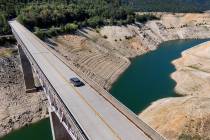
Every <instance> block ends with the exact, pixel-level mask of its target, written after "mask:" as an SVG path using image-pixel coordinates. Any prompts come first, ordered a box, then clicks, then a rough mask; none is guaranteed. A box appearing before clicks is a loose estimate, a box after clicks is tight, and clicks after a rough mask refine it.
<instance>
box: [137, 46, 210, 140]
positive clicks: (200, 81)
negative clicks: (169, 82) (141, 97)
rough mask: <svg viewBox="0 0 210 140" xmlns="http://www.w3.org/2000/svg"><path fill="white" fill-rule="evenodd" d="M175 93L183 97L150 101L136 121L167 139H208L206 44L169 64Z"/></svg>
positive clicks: (209, 63)
mask: <svg viewBox="0 0 210 140" xmlns="http://www.w3.org/2000/svg"><path fill="white" fill-rule="evenodd" d="M173 64H174V65H175V67H176V69H177V70H176V72H174V73H173V74H172V78H173V79H174V80H175V81H176V82H177V85H176V88H175V89H176V91H177V93H178V94H180V95H184V96H183V97H176V98H166V99H162V100H159V101H156V102H154V103H153V104H152V105H151V106H150V107H149V108H147V109H146V110H145V111H144V112H143V113H142V114H140V118H142V119H143V120H145V121H146V122H147V123H149V124H150V125H151V126H152V127H154V128H155V129H156V130H157V131H159V132H160V133H161V134H163V135H164V136H165V137H166V138H168V139H183V140H184V139H190V140H191V139H196V140H197V139H202V140H209V139H210V135H209V134H210V107H209V106H210V42H207V43H204V44H201V45H198V46H196V47H193V48H191V49H188V50H186V51H184V52H183V53H182V57H181V58H179V59H177V60H175V61H173Z"/></svg>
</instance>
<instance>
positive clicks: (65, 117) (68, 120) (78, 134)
mask: <svg viewBox="0 0 210 140" xmlns="http://www.w3.org/2000/svg"><path fill="white" fill-rule="evenodd" d="M12 31H13V34H14V35H15V38H16V39H17V41H18V43H19V44H20V45H21V46H22V49H23V51H24V52H25V54H26V56H27V57H28V59H29V61H30V63H31V65H32V67H33V69H34V71H35V72H36V73H37V76H38V78H39V80H40V83H41V84H42V86H43V88H44V91H45V93H46V95H47V98H48V101H49V103H50V105H51V107H52V110H53V111H54V112H55V113H56V115H57V116H58V118H59V119H60V121H61V123H62V124H63V125H64V127H65V128H66V130H67V131H68V132H69V134H70V136H71V137H72V136H73V139H76V140H88V137H87V135H86V134H85V132H84V131H83V129H82V128H81V127H80V125H79V124H78V122H77V121H76V119H75V117H74V116H73V114H72V113H71V112H70V111H69V110H68V108H67V107H66V105H65V104H64V102H63V101H62V99H61V98H60V96H59V95H58V93H57V91H56V90H55V89H54V87H53V86H52V84H51V83H50V81H49V80H48V79H47V77H46V75H45V74H44V72H43V71H42V70H41V68H40V67H39V65H38V64H37V63H36V61H35V60H34V58H33V56H32V55H31V54H30V52H29V51H28V49H27V48H26V47H25V44H24V43H23V42H22V40H21V39H20V37H19V36H18V34H17V33H16V31H15V30H14V29H12Z"/></svg>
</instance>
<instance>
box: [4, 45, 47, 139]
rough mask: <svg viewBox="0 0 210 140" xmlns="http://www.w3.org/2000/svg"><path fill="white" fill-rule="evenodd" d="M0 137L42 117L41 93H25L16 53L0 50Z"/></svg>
mask: <svg viewBox="0 0 210 140" xmlns="http://www.w3.org/2000/svg"><path fill="white" fill-rule="evenodd" d="M0 103H1V104H0V137H1V136H4V135H5V134H8V133H9V132H11V131H12V130H14V129H18V128H20V127H23V126H25V125H27V124H29V123H32V122H36V121H38V120H40V119H42V118H45V117H46V114H47V106H46V99H45V97H44V95H43V94H42V93H26V92H25V85H24V79H23V73H22V68H21V64H20V58H19V55H18V51H17V49H16V48H15V47H12V45H10V46H6V47H5V46H4V47H2V46H1V47H0Z"/></svg>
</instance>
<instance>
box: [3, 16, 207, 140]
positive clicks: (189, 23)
mask: <svg viewBox="0 0 210 140" xmlns="http://www.w3.org/2000/svg"><path fill="white" fill-rule="evenodd" d="M158 14H159V13H158ZM105 36H106V37H105ZM209 37H210V15H209V14H207V13H203V14H194V13H193V14H191V13H188V14H171V13H161V20H155V21H149V22H147V23H146V24H137V25H128V26H126V27H125V26H121V27H119V26H105V27H103V28H101V29H100V31H99V33H97V31H95V30H92V29H88V28H87V29H84V30H80V31H78V32H77V35H65V36H58V37H56V38H53V39H50V41H52V42H53V43H56V44H57V47H55V50H56V51H57V52H58V53H59V54H60V55H61V56H63V57H64V58H66V60H67V61H69V63H71V64H73V65H74V66H75V67H77V68H78V69H79V70H80V71H81V72H82V73H84V74H85V75H86V76H87V77H88V78H90V79H92V80H94V81H95V82H97V83H98V84H99V85H100V86H101V87H103V88H105V89H106V90H109V89H111V86H112V84H113V83H114V82H116V81H117V79H118V78H119V76H120V75H121V74H123V72H124V71H125V70H126V69H127V68H128V67H129V66H130V63H131V61H130V60H129V59H132V58H134V57H137V56H139V55H142V54H145V53H147V52H150V51H153V50H156V49H157V48H158V47H159V44H161V43H163V42H165V41H170V40H177V39H205V38H209ZM31 96H34V97H35V96H36V95H31ZM41 96H42V95H41ZM35 98H38V99H40V95H39V97H35ZM41 102H43V101H41ZM39 105H40V104H39ZM40 106H41V108H46V106H43V105H40ZM31 107H33V106H31ZM147 109H148V108H147ZM147 109H146V110H147ZM23 112H24V111H23ZM36 113H38V114H40V111H37V112H36ZM33 115H34V114H33V112H32V118H33V119H35V120H40V119H41V118H43V117H41V118H40V117H36V116H35V117H34V116H33ZM33 119H32V120H33ZM143 120H144V119H143ZM5 123H6V124H9V123H10V122H8V121H5ZM2 124H3V123H1V125H2ZM24 125H25V124H22V125H21V124H18V128H19V127H21V126H24ZM12 128H13V125H12V126H10V127H8V128H4V129H5V130H10V131H11V130H12ZM16 128H17V127H15V129H16ZM10 131H6V133H8V132H10ZM6 133H4V134H6ZM0 136H1V134H0Z"/></svg>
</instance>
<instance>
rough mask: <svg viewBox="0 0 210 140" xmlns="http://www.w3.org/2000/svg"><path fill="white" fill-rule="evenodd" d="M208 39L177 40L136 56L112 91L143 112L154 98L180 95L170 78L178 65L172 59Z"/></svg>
mask: <svg viewBox="0 0 210 140" xmlns="http://www.w3.org/2000/svg"><path fill="white" fill-rule="evenodd" d="M205 41H208V40H207V39H200V40H195V39H193V40H174V41H169V42H165V43H162V44H161V45H160V48H158V49H157V50H155V51H152V52H149V53H147V54H145V55H142V56H138V57H136V58H134V59H133V60H132V63H131V65H130V67H129V68H128V69H127V70H126V71H125V72H124V73H123V74H122V75H121V76H120V77H119V79H118V80H117V81H116V83H114V84H113V86H112V89H111V90H110V93H111V94H112V95H113V96H114V97H115V98H117V99H118V100H119V101H121V102H122V103H123V104H124V105H125V106H127V107H128V108H129V109H131V110H132V111H133V112H134V113H136V114H139V113H140V112H141V111H143V110H144V109H145V108H146V107H148V106H149V105H150V104H151V103H152V102H153V101H156V100H158V99H161V98H165V97H173V96H176V94H175V91H174V87H175V85H176V83H175V81H173V80H172V79H171V78H170V75H171V73H173V72H174V71H175V67H174V66H173V65H172V64H171V61H173V60H175V59H177V58H179V57H180V56H181V52H182V51H184V50H186V49H188V48H191V47H193V46H195V45H198V44H200V43H202V42H205Z"/></svg>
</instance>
